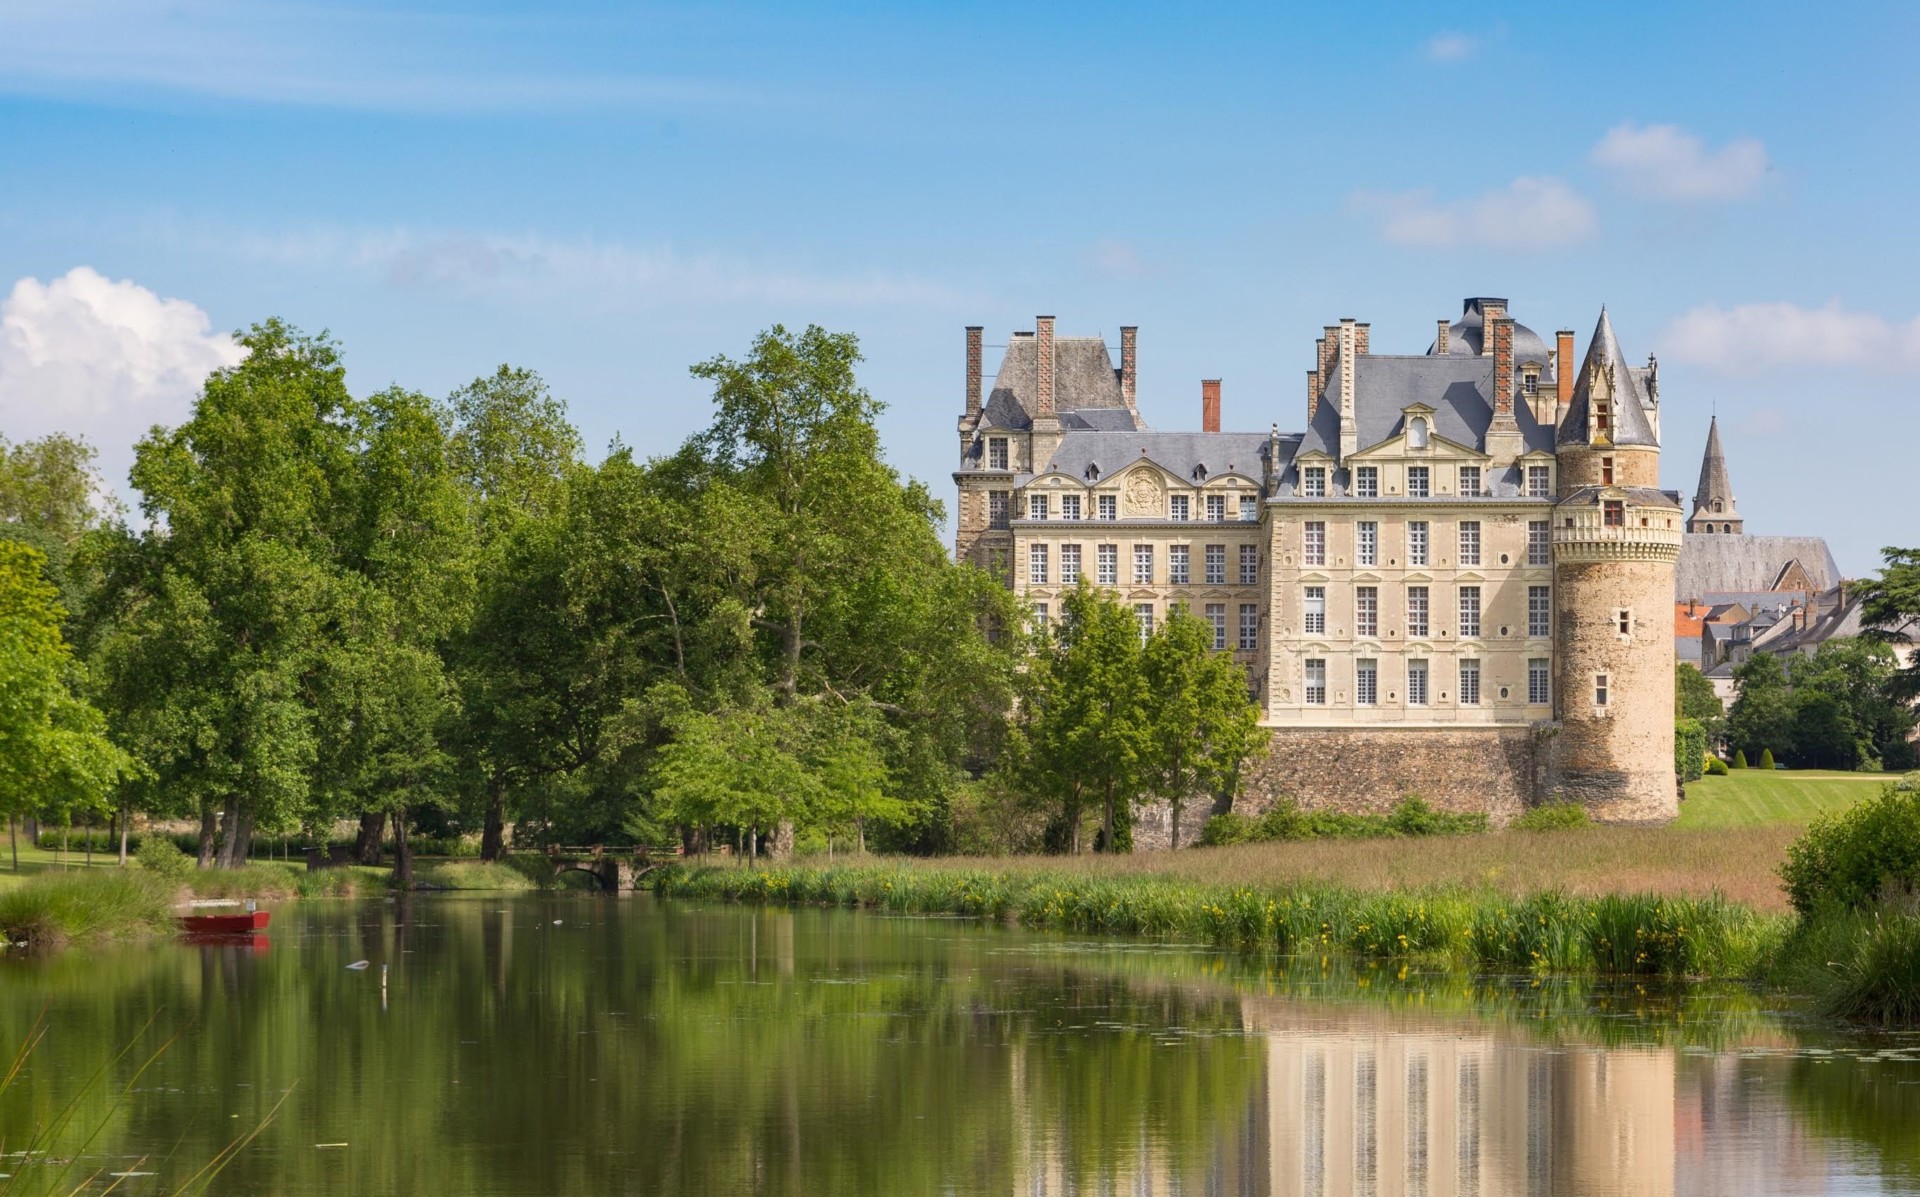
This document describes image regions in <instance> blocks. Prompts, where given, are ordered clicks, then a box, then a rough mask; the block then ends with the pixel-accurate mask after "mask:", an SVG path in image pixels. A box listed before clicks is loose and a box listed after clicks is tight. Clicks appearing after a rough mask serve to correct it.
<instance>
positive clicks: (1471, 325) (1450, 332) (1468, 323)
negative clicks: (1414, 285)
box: [1427, 297, 1553, 379]
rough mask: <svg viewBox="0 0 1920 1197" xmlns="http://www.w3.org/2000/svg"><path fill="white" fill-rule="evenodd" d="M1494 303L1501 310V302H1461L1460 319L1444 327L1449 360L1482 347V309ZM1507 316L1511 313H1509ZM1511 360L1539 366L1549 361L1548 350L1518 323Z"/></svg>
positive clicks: (1546, 372) (1545, 374) (1472, 354)
mask: <svg viewBox="0 0 1920 1197" xmlns="http://www.w3.org/2000/svg"><path fill="white" fill-rule="evenodd" d="M1490 303H1497V304H1499V305H1500V307H1501V308H1502V309H1503V310H1504V309H1505V308H1506V305H1507V301H1506V300H1504V299H1493V298H1490V297H1489V298H1482V297H1475V298H1471V299H1467V300H1463V301H1462V302H1461V304H1460V319H1458V320H1456V321H1454V322H1453V323H1452V324H1451V325H1449V326H1448V328H1447V355H1448V356H1449V357H1478V356H1479V355H1480V353H1481V350H1482V348H1483V347H1484V346H1485V344H1486V340H1485V337H1486V316H1487V314H1486V307H1485V305H1487V304H1490ZM1509 314H1511V313H1509ZM1439 347H1440V346H1439V345H1438V344H1437V343H1436V344H1433V345H1430V346H1428V347H1427V352H1428V353H1432V352H1433V351H1434V350H1435V349H1438V348H1439ZM1513 360H1514V362H1515V364H1516V365H1517V364H1523V363H1526V362H1539V363H1540V364H1541V365H1542V366H1545V365H1547V364H1548V363H1549V362H1551V361H1552V360H1553V351H1552V347H1551V346H1549V345H1548V344H1547V343H1546V341H1545V340H1544V339H1542V338H1541V336H1540V334H1539V333H1537V332H1534V331H1533V330H1532V329H1530V328H1528V327H1527V326H1526V325H1524V324H1522V323H1520V322H1519V321H1518V320H1516V321H1514V323H1513ZM1552 375H1553V371H1551V370H1545V369H1543V370H1542V371H1541V374H1540V376H1541V377H1542V378H1543V379H1544V378H1551V377H1552Z"/></svg>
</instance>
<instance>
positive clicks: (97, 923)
mask: <svg viewBox="0 0 1920 1197" xmlns="http://www.w3.org/2000/svg"><path fill="white" fill-rule="evenodd" d="M172 888H173V887H172V886H171V884H169V883H168V882H167V881H165V880H163V879H161V878H159V877H156V876H154V875H153V874H151V873H148V872H144V871H142V870H137V869H86V870H82V871H79V872H71V873H69V872H51V873H42V874H41V875H40V876H38V877H35V878H32V879H31V880H29V881H27V882H25V883H24V884H22V885H19V886H16V887H14V888H13V889H9V890H6V891H4V892H0V936H4V938H5V939H6V941H7V942H9V943H16V944H19V943H24V944H27V945H29V946H31V947H51V946H57V945H59V944H63V943H71V942H75V941H81V940H97V939H112V938H119V937H128V936H137V935H146V934H154V933H158V932H165V931H170V930H172V929H173V917H172V911H171V910H170V909H169V903H170V900H171V895H172Z"/></svg>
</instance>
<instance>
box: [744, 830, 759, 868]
mask: <svg viewBox="0 0 1920 1197" xmlns="http://www.w3.org/2000/svg"><path fill="white" fill-rule="evenodd" d="M759 859H760V829H759V828H758V827H749V828H747V863H748V864H752V863H754V862H755V861H757V860H759Z"/></svg>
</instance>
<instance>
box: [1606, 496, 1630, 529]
mask: <svg viewBox="0 0 1920 1197" xmlns="http://www.w3.org/2000/svg"><path fill="white" fill-rule="evenodd" d="M1600 513H1601V520H1600V522H1601V523H1603V524H1605V525H1606V526H1607V527H1609V528H1624V527H1626V526H1627V505H1626V504H1625V503H1623V502H1621V501H1620V500H1619V499H1608V500H1607V501H1606V502H1604V503H1602V504H1600Z"/></svg>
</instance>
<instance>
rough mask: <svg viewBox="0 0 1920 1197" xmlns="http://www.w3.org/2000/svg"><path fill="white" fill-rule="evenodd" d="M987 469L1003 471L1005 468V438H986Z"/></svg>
mask: <svg viewBox="0 0 1920 1197" xmlns="http://www.w3.org/2000/svg"><path fill="white" fill-rule="evenodd" d="M987 468H988V469H990V470H1004V469H1006V468H1007V438H1006V437H1004V436H990V437H988V438H987Z"/></svg>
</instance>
